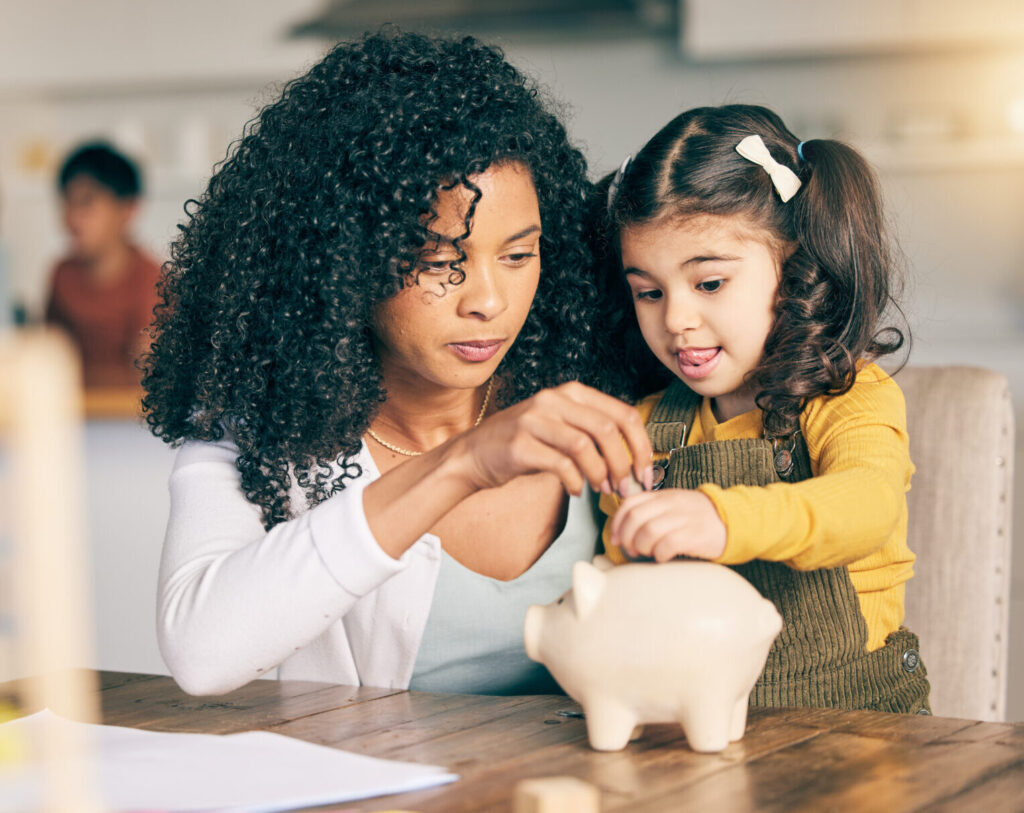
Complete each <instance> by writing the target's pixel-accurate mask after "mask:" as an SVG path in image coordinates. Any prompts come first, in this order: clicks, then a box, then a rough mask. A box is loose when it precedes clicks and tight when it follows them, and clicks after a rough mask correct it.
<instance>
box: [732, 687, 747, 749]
mask: <svg viewBox="0 0 1024 813" xmlns="http://www.w3.org/2000/svg"><path fill="white" fill-rule="evenodd" d="M749 701H750V695H749V694H745V695H743V697H741V698H740V699H739V700H737V701H736V706H735V708H733V710H732V722H731V723H730V724H729V742H736V741H737V740H741V739H743V732H744V731H746V730H747V705H748V703H749Z"/></svg>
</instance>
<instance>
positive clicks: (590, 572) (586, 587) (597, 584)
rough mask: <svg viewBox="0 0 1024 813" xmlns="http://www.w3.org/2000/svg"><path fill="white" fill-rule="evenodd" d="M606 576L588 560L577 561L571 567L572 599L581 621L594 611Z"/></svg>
mask: <svg viewBox="0 0 1024 813" xmlns="http://www.w3.org/2000/svg"><path fill="white" fill-rule="evenodd" d="M606 578H607V576H605V574H604V573H602V572H601V571H600V570H598V569H597V568H596V567H594V566H593V565H592V564H590V563H589V562H577V563H576V564H575V565H573V567H572V600H573V604H574V605H575V608H576V617H577V618H578V619H580V620H581V621H582V620H583V619H584V618H586V617H587V616H588V615H590V614H591V613H592V612H593V611H594V607H595V606H597V602H598V601H599V600H600V598H601V593H602V592H603V591H604V582H605V579H606Z"/></svg>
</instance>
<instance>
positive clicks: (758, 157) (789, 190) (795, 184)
mask: <svg viewBox="0 0 1024 813" xmlns="http://www.w3.org/2000/svg"><path fill="white" fill-rule="evenodd" d="M736 152H738V153H739V154H740V155H742V156H743V157H744V158H746V159H747V160H748V161H753V162H754V163H755V164H758V165H760V166H761V167H763V168H764V171H765V172H767V173H768V177H769V178H771V179H772V184H773V185H774V186H775V191H776V192H778V193H779V197H780V198H782V202H783V203H786V202H787V201H788V200H789V199H790V198H791V197H793V195H795V194H796V193H797V190H798V189H799V188H800V179H799V178H798V177H796V173H795V172H793V170H791V169H790V168H789V167H787V166H783V165H782V164H780V163H779V162H778V161H776V160H775V159H774V158H772V154H771V153H770V152H768V148H767V147H766V146H765V145H764V141H762V140H761V136H759V135H749V136H747V137H746V138H744V139H743V140H742V141H741V142H740V143H739V144H737V145H736Z"/></svg>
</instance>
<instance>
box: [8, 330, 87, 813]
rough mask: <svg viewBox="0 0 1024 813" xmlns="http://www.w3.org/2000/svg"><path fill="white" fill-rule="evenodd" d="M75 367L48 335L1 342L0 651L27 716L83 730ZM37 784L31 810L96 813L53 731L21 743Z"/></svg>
mask: <svg viewBox="0 0 1024 813" xmlns="http://www.w3.org/2000/svg"><path fill="white" fill-rule="evenodd" d="M80 375H81V374H80V371H79V362H78V360H77V356H76V354H75V352H74V350H73V348H72V347H71V345H70V344H69V343H68V341H67V340H66V339H64V338H63V337H62V336H60V335H58V334H57V333H55V332H53V331H48V330H41V329H39V330H36V329H33V330H26V331H19V332H13V333H7V334H0V463H2V464H3V465H2V467H0V505H2V506H3V510H2V511H0V540H6V544H3V545H0V557H4V558H5V559H6V560H7V561H6V562H4V563H3V564H4V565H6V566H7V567H9V568H10V578H9V584H10V585H11V587H12V589H11V590H10V591H7V594H6V595H4V596H0V617H2V616H5V617H6V619H7V623H4V624H3V627H4V629H5V630H6V634H7V635H8V637H9V638H10V641H9V642H8V643H9V645H8V646H7V647H5V649H6V651H7V654H8V657H10V658H13V660H14V663H13V664H8V665H5V670H6V669H9V668H11V667H12V666H13V668H14V669H15V670H16V671H17V673H18V674H20V675H32V676H36V677H37V679H35V680H32V681H25V682H23V684H22V685H23V686H24V688H23V690H22V694H23V696H22V697H21V698H19V699H20V700H21V701H22V702H23V703H25V705H26V706H28V707H30V708H43V707H47V706H50V707H53V708H56V709H59V710H60V713H61V714H64V715H66V716H69V717H71V718H73V719H76V720H80V721H83V722H94V721H96V720H98V719H99V713H98V705H97V700H96V689H97V686H96V680H95V676H94V675H92V674H90V673H89V672H86V671H84V670H82V669H71V668H69V667H81V666H85V665H88V664H89V663H90V662H91V660H92V658H91V652H92V645H91V642H92V637H93V630H92V625H91V623H90V621H89V619H90V618H91V613H90V612H89V608H90V603H89V601H88V595H87V589H86V584H85V574H87V573H88V572H89V569H88V567H87V566H86V562H85V543H84V533H85V512H84V497H83V493H82V492H83V485H84V469H83V464H82V436H81V423H82V403H81V393H80V389H79V381H80ZM25 745H26V750H27V757H28V758H29V759H31V760H33V761H36V762H38V764H40V765H41V767H42V771H43V774H44V776H45V780H44V781H45V788H46V790H45V798H44V799H43V806H42V808H41V809H42V810H47V811H62V813H63V811H70V812H72V813H81V812H83V811H98V810H99V809H100V805H99V803H98V801H97V797H96V792H95V789H94V782H95V778H94V777H93V776H92V775H90V773H89V770H88V766H87V760H86V756H87V755H86V753H85V743H84V742H82V741H81V740H80V739H79V734H78V732H77V731H73V730H71V729H69V728H67V727H62V728H56V727H55V728H53V729H51V730H50V731H49V732H48V733H47V735H46V736H44V737H43V738H42V741H40V742H38V743H27V744H25Z"/></svg>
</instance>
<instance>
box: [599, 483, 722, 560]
mask: <svg viewBox="0 0 1024 813" xmlns="http://www.w3.org/2000/svg"><path fill="white" fill-rule="evenodd" d="M725 536H726V533H725V525H724V524H723V523H722V520H721V519H720V518H719V516H718V512H717V511H716V510H715V506H714V503H712V502H711V500H710V499H709V498H708V497H707V496H705V495H704V494H703V493H701V492H700V491H690V490H688V489H683V488H667V489H665V490H664V491H645V492H643V493H642V494H635V495H634V496H632V497H629V498H628V499H626V500H623V502H622V505H620V506H619V510H618V511H616V512H615V517H614V518H613V519H612V529H611V539H610V541H611V543H612V544H613V545H616V546H618V547H620V548H622V550H623V552H625V553H626V554H627V555H628V556H630V557H631V558H634V559H635V558H637V557H641V556H643V557H650V558H653V559H654V560H655V561H657V562H667V561H669V560H670V559H675V558H676V557H677V556H692V557H694V558H698V559H717V558H718V557H719V556H721V555H722V552H723V551H724V550H725Z"/></svg>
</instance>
